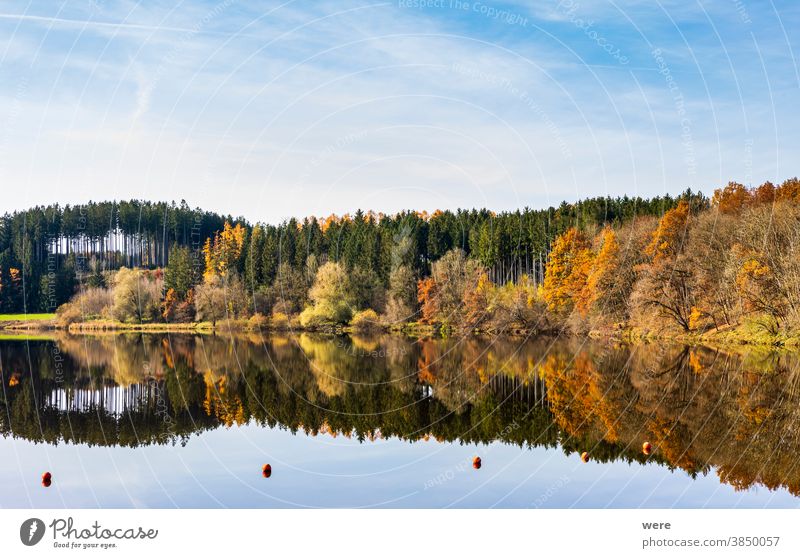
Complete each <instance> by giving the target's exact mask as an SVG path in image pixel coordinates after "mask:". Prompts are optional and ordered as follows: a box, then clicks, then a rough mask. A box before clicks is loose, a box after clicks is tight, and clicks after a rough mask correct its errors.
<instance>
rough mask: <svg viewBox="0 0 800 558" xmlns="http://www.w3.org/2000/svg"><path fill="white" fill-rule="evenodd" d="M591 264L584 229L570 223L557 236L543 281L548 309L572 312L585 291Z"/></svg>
mask: <svg viewBox="0 0 800 558" xmlns="http://www.w3.org/2000/svg"><path fill="white" fill-rule="evenodd" d="M591 264H592V250H591V244H590V242H589V240H588V239H587V238H586V235H585V234H584V233H583V232H581V231H579V230H578V229H576V228H574V227H571V228H569V229H567V231H566V232H565V233H564V234H562V235H561V236H559V237H558V238H557V239H556V241H555V242H554V243H553V249H552V250H551V252H550V257H549V259H548V261H547V265H546V267H545V276H544V284H543V285H542V298H543V299H544V300H545V302H546V303H547V308H548V310H550V311H551V312H554V313H556V314H560V315H566V314H569V313H570V312H572V309H573V308H574V307H575V305H576V304H577V303H578V302H579V299H580V298H581V297H582V295H583V293H584V289H585V287H586V281H587V279H588V277H589V272H590V269H591ZM581 304H583V303H581Z"/></svg>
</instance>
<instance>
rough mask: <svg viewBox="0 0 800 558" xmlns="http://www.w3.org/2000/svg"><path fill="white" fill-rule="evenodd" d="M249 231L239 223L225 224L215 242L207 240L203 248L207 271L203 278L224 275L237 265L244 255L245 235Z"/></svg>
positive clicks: (215, 236) (215, 237)
mask: <svg viewBox="0 0 800 558" xmlns="http://www.w3.org/2000/svg"><path fill="white" fill-rule="evenodd" d="M246 234H247V230H246V229H245V228H244V227H243V226H242V225H241V224H239V223H237V224H236V226H235V227H234V226H232V225H231V224H230V223H229V222H227V221H226V222H225V225H224V226H223V229H222V232H217V233H216V234H215V235H214V238H213V240H212V239H211V238H207V239H206V243H205V245H204V246H203V256H204V257H205V271H204V273H203V277H204V278H205V279H206V280H208V279H210V278H211V277H214V276H215V275H224V274H225V272H226V271H227V270H228V269H230V268H231V267H235V266H236V263H237V262H238V261H239V258H240V257H241V255H242V248H243V247H244V241H245V235H246Z"/></svg>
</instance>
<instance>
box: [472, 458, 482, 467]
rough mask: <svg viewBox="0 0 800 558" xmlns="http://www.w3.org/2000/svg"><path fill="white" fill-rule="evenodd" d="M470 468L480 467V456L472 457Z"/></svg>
mask: <svg viewBox="0 0 800 558" xmlns="http://www.w3.org/2000/svg"><path fill="white" fill-rule="evenodd" d="M472 468H473V469H480V468H481V458H480V457H477V456H476V457H474V458H473V459H472Z"/></svg>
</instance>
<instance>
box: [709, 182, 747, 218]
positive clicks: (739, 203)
mask: <svg viewBox="0 0 800 558" xmlns="http://www.w3.org/2000/svg"><path fill="white" fill-rule="evenodd" d="M752 202H753V194H752V192H750V191H749V190H748V189H747V188H746V187H745V186H744V185H743V184H739V183H738V182H728V185H727V186H725V188H719V189H717V190H714V195H713V196H712V197H711V206H712V207H716V208H717V209H718V210H719V212H720V213H723V214H727V213H741V211H742V210H744V209H745V208H746V207H747V206H748V205H750V204H751V203H752Z"/></svg>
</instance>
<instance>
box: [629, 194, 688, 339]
mask: <svg viewBox="0 0 800 558" xmlns="http://www.w3.org/2000/svg"><path fill="white" fill-rule="evenodd" d="M689 210H690V208H689V204H688V203H686V202H683V201H682V202H680V203H679V204H678V205H677V206H676V207H675V208H674V209H671V210H669V211H667V212H666V213H665V214H664V216H663V217H662V218H661V219H660V220H659V222H658V226H657V227H656V230H655V231H654V232H653V234H652V238H651V241H650V244H648V245H647V247H646V248H645V254H646V255H647V256H649V257H650V262H649V263H647V264H643V265H641V266H639V267H638V270H639V273H640V278H639V280H638V282H637V284H636V287H635V289H634V292H633V293H632V295H631V303H632V305H633V306H634V307H635V308H636V309H637V311H638V314H639V318H640V319H641V318H647V313H648V311H654V312H655V317H656V318H657V319H660V320H662V321H661V322H660V323H658V326H660V327H663V326H666V325H677V326H678V327H679V328H680V329H682V330H684V331H689V330H690V329H692V325H693V322H692V313H693V309H694V306H695V298H696V294H697V290H696V288H695V287H696V286H695V284H694V278H695V277H694V275H693V270H692V269H691V267H690V264H691V260H690V259H689V258H686V257H682V250H683V248H684V241H685V238H686V234H687V228H688V223H689V214H690V211H689Z"/></svg>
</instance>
